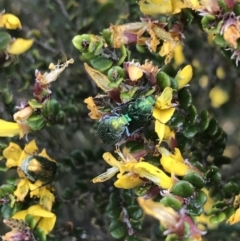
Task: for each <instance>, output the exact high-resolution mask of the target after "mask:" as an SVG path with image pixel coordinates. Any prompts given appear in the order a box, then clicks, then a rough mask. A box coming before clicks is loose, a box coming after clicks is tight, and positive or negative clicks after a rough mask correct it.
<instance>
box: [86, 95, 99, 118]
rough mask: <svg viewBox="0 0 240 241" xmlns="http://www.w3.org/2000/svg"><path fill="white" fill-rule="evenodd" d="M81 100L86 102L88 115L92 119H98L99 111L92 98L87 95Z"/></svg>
mask: <svg viewBox="0 0 240 241" xmlns="http://www.w3.org/2000/svg"><path fill="white" fill-rule="evenodd" d="M83 102H84V103H86V104H87V108H88V109H89V110H90V113H89V114H88V115H89V117H90V118H91V119H93V120H99V119H100V118H101V114H100V113H99V111H98V108H97V106H96V104H95V103H94V100H93V98H92V97H88V98H86V99H85V100H84V101H83Z"/></svg>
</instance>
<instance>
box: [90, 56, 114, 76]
mask: <svg viewBox="0 0 240 241" xmlns="http://www.w3.org/2000/svg"><path fill="white" fill-rule="evenodd" d="M90 63H91V65H92V67H93V68H94V69H96V70H98V71H100V72H104V71H106V70H108V69H109V68H111V66H112V65H113V61H112V60H110V59H106V58H105V57H102V56H98V57H97V58H95V59H92V60H90Z"/></svg>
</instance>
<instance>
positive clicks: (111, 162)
mask: <svg viewBox="0 0 240 241" xmlns="http://www.w3.org/2000/svg"><path fill="white" fill-rule="evenodd" d="M103 159H104V161H105V162H106V163H108V164H109V165H110V166H112V167H117V168H119V169H120V166H121V163H120V162H119V161H118V160H117V159H116V158H115V157H114V156H113V155H112V154H111V153H110V152H105V153H104V154H103Z"/></svg>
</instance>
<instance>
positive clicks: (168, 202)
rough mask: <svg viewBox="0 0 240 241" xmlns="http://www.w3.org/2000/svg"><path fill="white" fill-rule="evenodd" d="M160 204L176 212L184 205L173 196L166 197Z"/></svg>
mask: <svg viewBox="0 0 240 241" xmlns="http://www.w3.org/2000/svg"><path fill="white" fill-rule="evenodd" d="M160 203H162V204H163V205H164V206H165V207H171V208H173V209H174V210H175V211H179V210H180V209H181V207H182V203H181V202H180V201H179V200H178V199H177V198H175V197H173V196H166V197H164V198H162V199H161V201H160Z"/></svg>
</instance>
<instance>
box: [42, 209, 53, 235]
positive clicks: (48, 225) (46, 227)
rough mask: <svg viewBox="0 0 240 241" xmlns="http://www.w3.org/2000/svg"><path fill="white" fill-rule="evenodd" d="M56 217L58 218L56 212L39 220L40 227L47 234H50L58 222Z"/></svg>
mask: <svg viewBox="0 0 240 241" xmlns="http://www.w3.org/2000/svg"><path fill="white" fill-rule="evenodd" d="M52 214H53V213H52ZM56 219H57V218H56V215H55V214H53V216H52V217H50V218H43V219H41V220H40V221H39V223H38V227H39V228H41V229H42V230H43V231H44V233H45V234H48V233H49V232H51V231H52V230H53V228H54V225H55V223H56Z"/></svg>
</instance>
